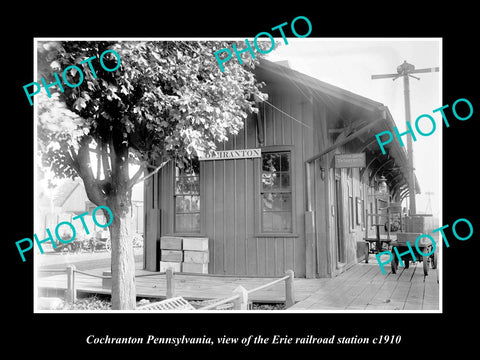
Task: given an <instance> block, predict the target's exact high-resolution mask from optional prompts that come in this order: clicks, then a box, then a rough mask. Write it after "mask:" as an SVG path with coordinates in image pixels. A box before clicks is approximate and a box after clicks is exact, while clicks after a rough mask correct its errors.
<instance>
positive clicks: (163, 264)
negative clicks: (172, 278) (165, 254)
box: [160, 261, 182, 272]
mask: <svg viewBox="0 0 480 360" xmlns="http://www.w3.org/2000/svg"><path fill="white" fill-rule="evenodd" d="M168 268H173V271H174V272H180V271H182V263H181V262H173V261H160V272H164V271H167V269H168Z"/></svg>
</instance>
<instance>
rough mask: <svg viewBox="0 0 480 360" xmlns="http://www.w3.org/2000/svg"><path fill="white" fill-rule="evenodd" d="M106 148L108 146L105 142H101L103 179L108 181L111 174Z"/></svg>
mask: <svg viewBox="0 0 480 360" xmlns="http://www.w3.org/2000/svg"><path fill="white" fill-rule="evenodd" d="M107 149H108V147H107V146H106V144H105V143H102V148H101V150H102V165H103V175H104V176H105V180H109V181H110V180H111V179H112V174H111V168H110V163H109V162H108V154H107Z"/></svg>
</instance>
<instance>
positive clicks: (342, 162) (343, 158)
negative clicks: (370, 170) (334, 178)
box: [335, 153, 367, 168]
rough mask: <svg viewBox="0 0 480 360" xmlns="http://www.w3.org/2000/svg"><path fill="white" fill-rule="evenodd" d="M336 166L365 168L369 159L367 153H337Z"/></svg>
mask: <svg viewBox="0 0 480 360" xmlns="http://www.w3.org/2000/svg"><path fill="white" fill-rule="evenodd" d="M335 167H336V168H365V167H367V159H366V157H365V153H353V154H337V155H335Z"/></svg>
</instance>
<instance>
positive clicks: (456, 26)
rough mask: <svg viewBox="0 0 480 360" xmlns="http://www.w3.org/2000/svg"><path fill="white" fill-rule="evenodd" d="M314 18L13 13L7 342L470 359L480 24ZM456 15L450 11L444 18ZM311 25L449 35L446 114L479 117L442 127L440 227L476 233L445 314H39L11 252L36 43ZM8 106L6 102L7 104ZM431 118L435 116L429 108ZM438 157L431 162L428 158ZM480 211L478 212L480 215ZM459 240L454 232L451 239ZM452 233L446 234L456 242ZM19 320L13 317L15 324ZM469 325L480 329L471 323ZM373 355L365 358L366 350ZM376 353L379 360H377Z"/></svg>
mask: <svg viewBox="0 0 480 360" xmlns="http://www.w3.org/2000/svg"><path fill="white" fill-rule="evenodd" d="M314 5H315V8H314V9H307V8H306V7H305V6H304V5H298V6H294V4H281V3H276V5H272V6H270V7H267V9H260V8H259V5H258V4H255V3H236V4H229V5H228V6H227V5H226V4H225V3H224V4H222V5H218V6H216V5H213V4H212V5H207V4H197V6H199V9H194V8H192V7H190V5H187V4H181V5H178V6H176V7H174V8H172V7H170V8H168V7H167V6H166V5H164V4H162V3H153V4H152V3H150V4H142V3H140V2H138V1H137V2H135V3H132V4H128V5H125V4H120V3H110V4H108V5H106V6H104V7H103V8H102V6H101V5H100V4H95V6H94V5H89V4H87V3H85V4H83V5H82V4H78V3H76V4H74V5H70V6H71V9H69V8H68V7H67V6H66V5H65V4H64V3H62V4H61V5H60V4H59V5H57V4H53V3H51V4H50V3H49V4H37V5H34V6H30V7H28V5H26V4H24V6H25V9H21V10H15V9H10V12H11V14H12V15H11V16H12V18H13V20H14V21H13V22H7V21H5V22H4V23H3V24H2V29H3V35H4V48H3V50H4V55H3V57H2V62H3V67H2V68H3V70H4V71H3V72H2V75H3V76H5V75H6V76H7V84H6V85H4V91H3V92H2V93H3V96H4V109H6V110H7V111H6V113H5V115H4V119H3V125H4V129H5V127H6V129H5V130H6V131H5V132H4V136H5V138H6V141H4V144H5V146H4V147H3V149H4V153H5V155H4V157H3V160H4V165H5V171H4V182H3V184H4V189H5V190H4V193H5V194H6V195H7V196H6V198H5V200H4V207H5V208H6V209H8V211H7V212H6V215H4V216H6V221H5V222H4V226H3V228H4V230H6V236H5V242H4V244H5V247H4V251H5V252H4V258H5V259H6V260H7V265H6V266H4V267H3V269H4V274H3V275H4V279H5V280H6V281H5V284H4V288H3V291H2V292H3V295H4V296H3V297H4V300H6V305H4V312H5V314H4V316H6V317H7V316H8V317H9V318H11V319H12V321H8V325H7V326H6V328H7V339H6V341H5V343H6V344H7V347H8V348H10V349H12V350H14V349H15V350H17V351H21V349H25V345H27V344H28V347H29V348H31V349H35V350H36V353H37V354H38V356H40V355H41V354H42V355H48V356H55V354H56V353H57V354H59V353H63V354H64V355H65V354H66V353H65V350H66V351H67V352H71V353H74V354H79V355H80V354H92V355H93V354H94V355H95V357H100V356H101V355H103V354H105V355H111V354H112V353H113V350H115V351H117V350H119V351H121V353H122V354H125V355H126V354H127V352H130V351H132V353H135V354H138V353H142V352H143V351H148V352H152V354H154V355H156V356H166V355H167V354H168V353H170V352H172V353H173V352H174V353H176V354H180V353H181V352H182V351H185V350H191V351H194V352H195V354H197V355H203V354H206V353H211V352H216V353H218V352H223V353H225V354H232V353H238V354H239V353H240V352H248V353H249V354H258V353H260V352H262V353H263V352H265V353H266V354H270V353H272V352H276V351H279V352H280V353H281V354H282V355H287V354H297V353H298V352H299V351H300V352H311V351H313V352H312V355H313V356H315V357H317V356H318V357H320V356H324V355H325V354H327V353H330V351H331V350H334V351H335V354H337V355H338V354H339V353H340V351H344V350H346V351H351V352H352V353H355V354H359V355H362V354H363V355H366V356H382V355H383V356H390V355H391V354H392V353H393V354H395V353H399V354H403V355H402V357H404V356H422V354H434V353H440V352H441V351H442V350H443V349H445V350H446V349H449V348H453V347H457V346H458V347H460V348H461V349H462V350H463V351H466V350H467V349H469V348H473V345H474V344H475V340H476V338H475V333H476V332H475V330H474V329H475V323H472V325H473V330H472V329H470V328H468V324H469V323H470V321H469V320H470V319H472V317H473V314H474V313H476V306H477V304H476V303H477V301H476V296H475V295H476V294H475V288H476V281H475V280H476V276H477V272H476V271H475V270H476V268H477V266H475V265H476V262H477V260H476V257H477V254H478V241H477V240H476V238H477V236H478V231H479V230H477V228H478V224H479V222H478V215H477V213H476V212H474V211H473V206H472V205H477V204H476V199H477V196H475V195H476V187H475V184H476V173H475V167H476V166H475V164H476V163H477V159H476V156H475V155H476V153H477V152H476V151H475V145H476V142H475V137H476V133H477V129H478V125H477V120H476V118H477V116H478V111H480V110H477V106H478V104H479V101H478V89H476V92H474V86H475V85H476V84H477V79H478V75H477V70H476V69H477V67H476V59H477V55H476V53H477V49H476V46H475V45H476V43H477V42H478V41H477V39H476V37H475V34H477V33H478V31H477V30H478V29H476V26H477V25H478V20H476V19H474V15H473V14H475V13H476V9H475V8H474V5H473V3H471V5H463V4H461V3H459V2H456V3H455V4H448V9H444V7H445V6H444V5H442V4H439V3H437V4H436V5H435V6H429V7H428V8H427V9H425V10H422V9H420V8H419V5H418V4H416V3H397V4H393V3H384V4H383V5H382V6H381V7H374V6H369V5H367V3H365V2H360V3H357V4H356V5H354V6H352V5H350V4H345V3H342V4H339V6H338V8H334V7H333V6H331V4H329V6H330V7H328V6H326V4H325V3H318V2H315V4H314ZM447 10H448V11H447ZM299 15H303V16H306V17H308V18H309V19H310V21H311V23H312V25H313V31H312V34H311V35H310V37H441V38H443V75H444V77H443V89H444V91H443V99H444V100H443V104H439V106H441V105H444V104H450V105H451V104H452V103H453V102H454V101H455V100H457V99H458V98H467V99H469V100H470V102H471V103H472V104H473V107H474V115H473V117H472V118H471V119H469V120H468V121H464V122H460V121H457V120H452V121H451V122H450V124H451V126H450V128H448V129H446V128H444V132H443V134H444V138H443V156H444V162H443V174H444V177H443V186H444V193H443V201H444V206H443V209H444V212H443V224H452V223H453V222H454V221H455V220H456V219H458V218H467V219H469V220H470V221H471V222H472V224H473V226H474V229H475V232H474V236H473V237H472V238H471V239H469V240H468V241H464V242H461V241H457V240H452V241H450V244H451V246H450V248H448V249H446V248H445V249H444V259H443V263H444V268H443V276H444V287H443V305H444V312H443V314H404V313H402V314H371V313H366V314H231V315H230V314H211V315H210V314H208V315H206V314H198V315H195V316H189V315H184V314H175V315H173V314H168V315H165V314H162V315H159V314H155V315H145V314H34V313H33V277H32V273H33V261H32V257H30V258H29V257H28V256H27V261H26V262H25V263H22V262H21V259H20V258H19V256H18V252H17V249H16V247H15V245H14V242H15V241H17V240H19V239H21V238H23V237H26V236H28V235H26V234H32V233H33V232H34V231H33V183H32V179H33V162H32V161H33V157H32V156H33V127H32V126H31V121H32V119H33V109H32V107H29V106H28V103H27V102H26V101H25V94H24V93H23V88H22V86H23V85H24V84H27V83H29V82H31V79H32V78H33V51H32V49H33V38H34V37H48V36H52V37H53V36H68V37H74V36H77V37H85V36H114V37H123V36H126V37H139V36H145V37H167V36H174V37H182V36H188V37H198V36H205V37H210V36H214V37H229V36H246V37H247V36H249V37H252V36H254V35H256V34H257V33H258V32H261V31H265V30H266V29H269V28H271V27H273V26H275V25H278V24H281V23H283V22H285V21H288V22H290V21H291V20H292V19H293V18H294V17H296V16H299ZM5 100H6V101H5ZM432 110H433V109H432ZM432 155H433V154H432ZM475 207H476V206H475ZM447 234H451V233H447ZM451 236H452V235H450V237H451ZM10 314H11V315H10ZM472 320H473V319H472ZM90 334H97V335H99V336H100V335H102V334H103V335H105V334H108V335H110V336H144V337H146V336H147V335H148V334H153V335H156V336H167V337H173V336H181V335H186V336H203V335H207V336H212V337H216V336H223V335H227V336H239V337H243V336H248V335H250V334H253V335H259V334H261V335H262V336H264V337H267V336H271V335H275V334H277V335H288V336H290V337H294V336H305V335H309V334H312V335H314V336H317V337H318V336H323V337H328V336H331V335H333V334H335V335H336V336H337V337H340V336H353V335H358V336H359V337H367V336H368V337H374V336H379V335H381V334H384V335H387V334H388V335H401V336H402V342H401V344H399V345H382V346H371V345H370V346H365V345H350V346H343V347H340V346H325V345H304V346H298V345H297V346H294V345H275V346H267V345H262V346H249V347H244V346H243V345H237V346H233V345H229V346H208V345H207V346H205V345H203V346H178V347H174V346H160V345H153V346H135V345H123V346H113V345H108V346H106V345H104V346H98V345H96V346H95V345H87V344H86V342H85V339H86V337H87V336H88V335H90ZM367 351H368V352H367ZM379 351H380V353H379Z"/></svg>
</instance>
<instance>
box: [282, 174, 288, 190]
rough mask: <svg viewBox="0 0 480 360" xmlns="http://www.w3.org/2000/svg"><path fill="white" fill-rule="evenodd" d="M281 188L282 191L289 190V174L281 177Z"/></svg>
mask: <svg viewBox="0 0 480 360" xmlns="http://www.w3.org/2000/svg"><path fill="white" fill-rule="evenodd" d="M281 187H282V189H289V188H290V174H288V173H286V174H282V175H281Z"/></svg>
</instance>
